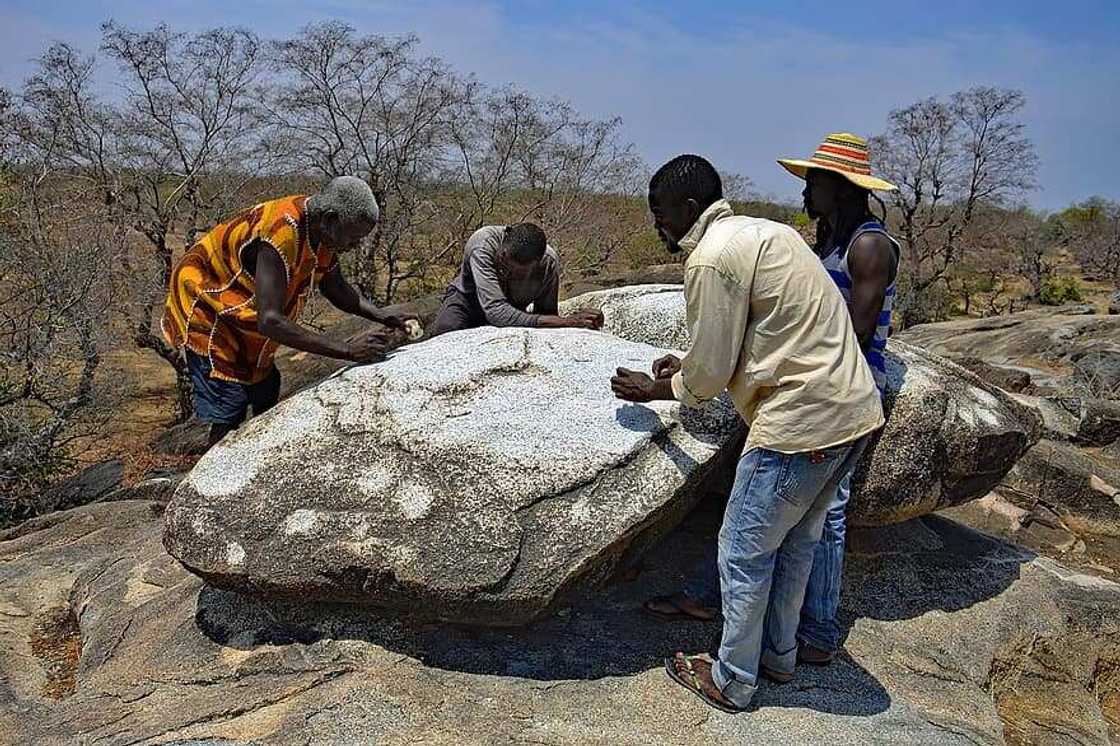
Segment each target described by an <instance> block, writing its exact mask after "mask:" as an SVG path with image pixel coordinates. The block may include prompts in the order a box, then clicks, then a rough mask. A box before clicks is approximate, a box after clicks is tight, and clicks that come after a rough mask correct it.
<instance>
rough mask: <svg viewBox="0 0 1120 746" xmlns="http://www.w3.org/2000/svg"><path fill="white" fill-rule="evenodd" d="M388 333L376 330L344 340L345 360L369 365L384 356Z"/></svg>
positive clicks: (388, 340)
mask: <svg viewBox="0 0 1120 746" xmlns="http://www.w3.org/2000/svg"><path fill="white" fill-rule="evenodd" d="M390 336H391V335H390V333H387V332H384V331H382V330H380V329H377V328H372V329H366V330H365V331H363V332H358V333H357V334H355V335H354V336H352V337H350V338H349V339H347V340H346V349H347V352H348V354H347V359H348V360H351V361H353V362H355V363H370V362H373V361H374V360H377V359H378V358H380V357H381V356H382V355H384V354H385V350H386V349H387V348H388V347H389V344H390V341H391V339H390Z"/></svg>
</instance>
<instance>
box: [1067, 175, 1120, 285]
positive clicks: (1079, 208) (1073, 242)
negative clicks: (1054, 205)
mask: <svg viewBox="0 0 1120 746" xmlns="http://www.w3.org/2000/svg"><path fill="white" fill-rule="evenodd" d="M1057 222H1058V226H1059V232H1060V238H1061V240H1062V241H1063V242H1064V243H1065V244H1066V245H1067V246H1068V247H1069V248H1070V250H1071V251H1072V252H1073V253H1074V255H1075V256H1076V257H1077V259H1078V261H1079V262H1080V264H1081V267H1082V269H1083V270H1084V271H1085V272H1086V273H1087V274H1091V275H1096V276H1099V277H1100V278H1102V279H1108V280H1111V281H1112V282H1113V283H1115V284H1116V285H1117V286H1118V287H1120V204H1118V203H1116V202H1112V201H1110V200H1106V199H1104V198H1102V197H1093V198H1092V199H1089V200H1086V201H1085V202H1082V203H1081V204H1079V205H1074V206H1073V207H1070V208H1069V209H1067V210H1065V211H1063V212H1062V213H1061V214H1060V215H1059V216H1058V219H1057Z"/></svg>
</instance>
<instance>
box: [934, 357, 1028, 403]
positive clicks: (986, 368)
mask: <svg viewBox="0 0 1120 746" xmlns="http://www.w3.org/2000/svg"><path fill="white" fill-rule="evenodd" d="M951 360H952V361H953V362H954V363H956V364H957V365H959V366H961V367H962V368H964V369H965V370H967V371H969V372H971V373H975V374H976V375H977V376H979V377H980V379H981V380H984V381H987V382H988V383H990V384H992V385H993V386H998V387H999V388H1001V389H1003V390H1004V391H1008V392H1010V393H1012V394H1023V393H1028V392H1029V390H1030V388H1031V374H1030V373H1029V372H1027V371H1025V370H1022V369H1020V368H1009V367H1006V366H1003V365H992V364H991V363H987V362H984V361H983V360H981V359H980V358H978V357H972V356H970V355H963V356H960V357H955V358H951Z"/></svg>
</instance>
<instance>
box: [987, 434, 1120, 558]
mask: <svg viewBox="0 0 1120 746" xmlns="http://www.w3.org/2000/svg"><path fill="white" fill-rule="evenodd" d="M1094 476H1096V477H1097V478H1098V479H1101V480H1103V481H1104V482H1106V483H1107V484H1111V485H1114V486H1117V487H1120V464H1118V463H1117V462H1116V461H1115V459H1112V458H1109V457H1107V456H1105V455H1103V454H1101V453H1099V452H1097V451H1095V450H1091V449H1083V448H1078V447H1077V446H1075V445H1073V444H1071V443H1062V442H1058V441H1052V440H1040V441H1039V442H1038V443H1036V444H1035V445H1034V447H1032V448H1031V449H1030V450H1029V451H1027V453H1026V454H1025V455H1024V456H1023V458H1021V459H1020V460H1019V462H1018V463H1017V464H1016V465H1015V467H1014V468H1013V469H1012V470H1011V472H1010V473H1009V474H1008V476H1007V480H1006V485H1007V486H1008V487H1010V488H1011V491H1010V492H1009V493H1008V496H1009V499H1011V500H1012V501H1014V502H1015V503H1016V504H1019V505H1021V506H1023V507H1026V508H1028V509H1030V508H1032V507H1034V505H1035V504H1037V503H1042V504H1045V505H1049V506H1052V509H1053V510H1055V511H1056V512H1057V513H1058V514H1059V515H1061V516H1062V518H1063V519H1064V520H1065V521H1066V522H1067V523H1069V524H1070V525H1071V528H1073V529H1074V530H1075V531H1076V532H1077V533H1079V534H1100V535H1103V536H1112V537H1120V504H1118V503H1117V502H1116V501H1115V500H1114V499H1112V498H1110V497H1108V496H1107V495H1104V494H1102V493H1101V492H1100V491H1099V490H1096V489H1094V488H1093V486H1092V483H1091V479H1092V477H1094Z"/></svg>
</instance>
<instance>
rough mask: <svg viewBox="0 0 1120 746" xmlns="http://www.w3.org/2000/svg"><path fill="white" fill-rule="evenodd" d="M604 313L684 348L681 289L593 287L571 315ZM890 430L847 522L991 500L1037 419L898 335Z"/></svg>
mask: <svg viewBox="0 0 1120 746" xmlns="http://www.w3.org/2000/svg"><path fill="white" fill-rule="evenodd" d="M582 308H596V309H599V310H602V311H603V315H604V327H603V329H604V331H608V332H610V333H611V334H615V335H617V336H619V337H622V338H624V339H630V340H634V341H638V342H645V343H647V344H653V345H657V346H661V347H673V348H676V349H686V348H687V347H688V339H689V334H688V329H687V328H686V324H685V312H684V298H683V294H682V291H681V287H680V286H679V285H646V286H636V287H627V288H619V289H618V290H606V291H601V292H596V293H589V294H587V295H584V296H580V297H578V298H573V299H571V300H570V301H567V302H566V303H565V304H564V309H563V310H564V311H565V312H570V311H572V310H577V309H582ZM887 367H888V370H887V377H888V383H887V397H886V401H885V406H886V409H887V412H888V421H887V425H886V427H885V428H884V429H883V431H882V432H881V435H880V436H879V438H878V440H877V443H876V444H875V445H874V446H873V447H872V448H871V449H870V450H869V452H868V455H867V456H866V457H865V458H864V460H863V462H862V464H861V466H860V468H859V470H858V471H857V475H856V485H855V489H854V491H853V497H852V501H851V503H850V504H849V508H848V516H849V520H850V521H851V522H853V523H855V524H857V525H865V526H874V525H881V524H886V523H894V522H897V521H902V520H906V519H908V518H913V517H915V516H919V515H923V514H925V513H930V512H932V511H935V510H938V509H940V508H944V507H948V506H950V505H959V504H960V503H962V502H967V501H968V500H972V499H976V498H979V497H983V496H984V495H985V494H987V493H988V492H989V491H990V490H991V489H992V488H993V487H995V486H996V485H997V484H999V482H1000V480H1001V479H1002V478H1003V476H1004V475H1005V474H1006V473H1007V470H1008V469H1010V468H1011V466H1012V465H1013V464H1014V463H1015V461H1016V460H1017V459H1018V458H1019V456H1021V455H1022V454H1023V453H1024V452H1025V451H1026V449H1027V448H1029V447H1030V445H1031V444H1032V443H1033V442H1034V441H1035V440H1036V439H1037V437H1038V418H1037V417H1036V416H1035V415H1034V414H1033V412H1031V411H1030V410H1028V409H1027V408H1025V407H1023V406H1021V405H1020V404H1019V403H1018V402H1016V401H1015V400H1014V399H1013V398H1012V397H1011V396H1010V395H1008V394H1007V393H1005V392H1003V391H1002V390H1000V389H999V388H997V387H995V386H992V385H991V384H988V383H985V382H984V381H981V380H980V379H979V378H978V377H976V376H975V375H973V374H972V373H969V372H968V371H966V370H964V369H963V368H961V367H959V366H957V365H955V364H953V363H951V362H949V361H948V360H946V359H944V358H941V357H939V356H937V355H933V354H930V353H928V352H925V351H923V350H921V349H918V348H917V347H913V346H911V345H907V344H904V343H901V342H897V341H894V340H892V341H891V342H890V344H889V347H888V354H887Z"/></svg>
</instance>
